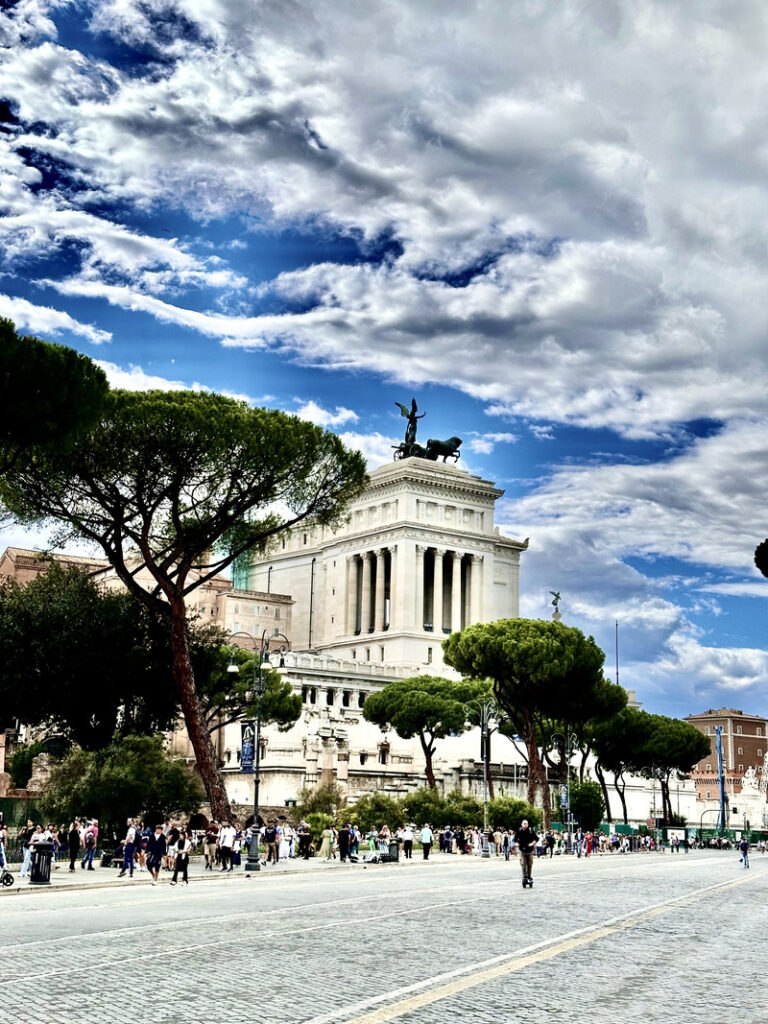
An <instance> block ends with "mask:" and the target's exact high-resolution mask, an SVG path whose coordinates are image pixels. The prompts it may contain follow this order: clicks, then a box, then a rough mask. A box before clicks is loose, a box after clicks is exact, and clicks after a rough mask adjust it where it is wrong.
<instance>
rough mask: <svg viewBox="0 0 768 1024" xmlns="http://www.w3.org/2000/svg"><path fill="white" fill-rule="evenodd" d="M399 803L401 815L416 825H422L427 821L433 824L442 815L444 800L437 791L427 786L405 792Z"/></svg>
mask: <svg viewBox="0 0 768 1024" xmlns="http://www.w3.org/2000/svg"><path fill="white" fill-rule="evenodd" d="M400 803H401V806H402V810H401V816H402V817H404V818H406V819H407V820H408V821H413V822H415V823H416V824H417V825H423V824H424V823H425V822H427V821H428V822H429V823H430V824H435V823H436V822H437V821H438V819H439V818H440V817H441V816H442V812H443V809H444V805H445V801H444V800H443V798H442V797H441V796H440V794H439V793H438V791H437V790H436V789H431V788H430V787H429V786H426V787H423V788H421V789H414V790H413V792H411V793H407V794H406V795H405V796H404V797H403V798H402V800H401V801H400Z"/></svg>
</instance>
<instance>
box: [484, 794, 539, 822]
mask: <svg viewBox="0 0 768 1024" xmlns="http://www.w3.org/2000/svg"><path fill="white" fill-rule="evenodd" d="M524 819H527V820H528V821H529V822H530V824H531V827H533V828H541V808H539V807H531V805H530V804H529V803H527V802H526V801H525V800H518V799H517V797H513V796H500V797H497V799H496V800H491V802H490V803H489V804H488V824H489V825H492V826H494V827H498V828H509V829H513V828H519V826H520V822H521V821H523V820H524Z"/></svg>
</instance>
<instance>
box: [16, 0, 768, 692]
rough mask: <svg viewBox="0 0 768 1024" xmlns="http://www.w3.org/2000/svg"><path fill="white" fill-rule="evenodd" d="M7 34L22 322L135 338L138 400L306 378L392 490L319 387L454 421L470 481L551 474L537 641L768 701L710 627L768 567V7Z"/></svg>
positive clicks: (108, 10) (266, 9)
mask: <svg viewBox="0 0 768 1024" xmlns="http://www.w3.org/2000/svg"><path fill="white" fill-rule="evenodd" d="M0 32H2V39H1V40H0V41H2V44H3V46H4V49H3V50H2V58H1V59H0V96H2V97H3V98H4V99H3V103H2V104H0V122H1V124H0V129H2V135H1V136H0V209H2V214H3V215H2V217H1V218H0V247H1V248H2V253H3V257H2V265H1V269H2V273H3V282H4V284H3V286H4V293H5V294H4V295H3V296H1V297H0V312H1V313H3V315H7V316H10V317H12V318H13V319H14V320H15V321H16V322H17V324H19V326H20V327H21V328H23V329H25V330H29V331H33V332H35V333H38V334H41V335H51V336H56V337H61V338H62V339H63V340H67V336H68V335H69V338H70V340H72V339H74V340H77V339H83V340H84V341H86V342H87V343H88V344H99V343H101V342H105V341H108V340H113V345H114V344H115V338H116V335H117V330H116V329H115V328H114V324H115V323H117V322H120V318H122V317H124V318H126V319H127V320H128V322H130V323H131V324H137V325H138V326H136V327H134V328H133V334H132V337H137V338H139V339H140V348H141V352H140V354H138V355H137V356H136V358H131V360H130V361H127V360H126V361H125V362H124V363H123V364H120V361H119V360H118V359H115V360H112V361H111V364H109V374H110V379H111V380H113V381H114V382H116V383H119V384H120V386H124V387H138V388H143V387H145V386H152V382H154V381H157V382H158V385H159V386H168V387H181V386H185V387H192V386H194V387H201V388H202V387H208V386H209V385H208V384H207V383H205V384H203V383H199V382H200V381H201V380H204V374H203V373H201V372H200V356H199V355H196V358H193V359H191V365H190V366H189V368H186V369H184V370H182V369H179V372H178V377H177V376H176V367H175V366H174V367H173V369H172V371H171V372H170V373H168V372H165V371H161V372H157V371H156V369H155V364H154V362H153V352H152V349H153V348H155V349H156V350H157V352H158V353H159V352H161V351H162V350H163V347H164V345H167V344H168V342H167V338H168V336H171V337H173V338H174V339H176V341H175V344H176V349H175V351H180V350H181V349H182V348H183V347H184V346H183V345H182V343H181V342H179V341H178V338H179V337H180V336H183V339H184V342H185V343H187V342H188V343H189V349H190V350H192V349H195V350H196V352H197V349H198V348H199V349H202V348H203V347H205V346H208V347H209V348H210V349H213V348H215V349H216V351H217V352H218V354H219V355H220V356H221V355H225V356H227V357H231V356H233V354H243V356H245V355H246V354H247V355H251V356H254V358H255V357H258V358H259V359H261V360H262V363H260V364H259V365H260V368H261V367H263V366H264V365H266V364H267V362H268V361H269V360H273V361H274V362H273V363H270V365H271V366H279V373H280V377H279V382H278V383H279V386H280V388H281V390H282V393H283V394H285V395H296V396H299V397H297V398H296V399H295V404H296V405H299V406H300V415H303V416H305V417H307V418H309V419H312V420H313V421H314V422H317V423H321V424H323V425H324V426H329V427H343V426H348V425H351V424H354V425H355V429H356V431H359V433H347V434H345V435H343V436H344V438H345V440H347V442H348V443H351V444H353V445H355V446H356V447H361V448H362V449H363V450H364V452H365V454H366V456H367V457H368V458H369V459H370V460H371V464H372V465H375V464H377V463H381V462H384V461H389V460H390V459H391V457H392V446H393V443H394V444H395V445H396V444H397V440H396V439H395V440H393V439H392V438H390V437H387V436H386V435H387V433H388V425H387V424H386V423H384V424H383V423H382V422H381V421H378V422H373V421H372V420H371V419H370V418H368V417H366V415H365V412H364V408H363V405H364V403H363V401H362V400H358V399H357V396H356V398H355V401H354V402H352V401H350V400H349V399H348V398H347V396H346V395H341V396H339V395H337V394H334V396H333V397H332V398H327V397H326V391H324V390H321V389H318V391H317V393H316V394H315V395H314V396H313V395H312V394H311V393H310V392H309V391H308V390H307V389H305V388H304V387H303V386H299V384H298V383H296V382H294V381H293V380H292V379H291V368H292V369H293V371H294V372H296V373H299V372H300V371H303V370H307V369H308V368H311V369H317V370H321V371H323V372H324V373H327V374H328V376H333V375H336V376H337V378H341V377H342V376H344V379H345V380H347V381H350V380H353V379H359V378H362V377H363V376H365V378H366V382H367V385H368V386H369V388H370V387H371V386H375V385H376V384H377V383H379V384H381V383H382V382H384V384H397V385H398V386H406V385H407V386H408V388H409V391H410V388H411V387H412V388H413V391H414V393H415V392H416V391H417V389H424V390H425V391H427V390H428V389H430V388H431V389H434V391H433V393H435V392H439V393H441V394H442V393H444V392H445V391H450V393H451V394H452V395H454V396H456V398H457V402H458V401H459V400H460V401H461V403H463V404H464V407H465V408H467V407H469V406H470V405H478V406H480V407H481V408H483V409H484V410H485V412H486V413H487V417H488V418H486V420H485V423H487V424H488V425H489V426H490V428H491V429H488V430H486V429H482V427H481V429H479V430H477V429H473V430H472V431H459V432H460V433H462V434H463V436H464V438H465V442H464V446H463V449H462V454H463V456H464V457H465V459H469V465H470V467H471V466H472V464H473V463H472V460H478V463H479V464H480V465H481V466H482V465H483V463H482V460H483V459H484V458H489V459H490V458H491V457H496V458H498V457H499V453H500V452H503V451H504V449H505V448H511V447H512V446H513V445H514V450H515V452H518V451H519V450H520V449H521V448H522V447H523V446H524V445H526V444H528V443H533V444H537V445H541V446H542V447H546V448H547V450H549V449H550V448H551V451H552V454H551V455H550V456H548V458H550V460H551V462H550V463H549V464H547V465H541V464H540V465H539V466H537V468H536V470H535V472H532V473H531V474H530V475H531V476H535V477H537V479H535V480H534V481H531V480H530V479H527V480H525V483H524V484H523V483H521V481H522V480H523V478H524V477H527V476H528V471H527V470H526V469H525V467H522V466H521V467H520V470H519V473H518V476H517V478H516V480H515V481H514V493H513V496H512V497H510V498H508V499H506V504H505V505H504V511H503V514H504V528H505V530H506V531H507V532H510V533H513V534H514V535H515V536H526V535H530V536H531V538H532V542H531V549H530V551H529V552H528V554H527V555H526V567H525V570H524V571H525V574H526V575H524V581H525V584H524V593H523V603H524V607H525V609H526V611H527V612H528V613H530V614H534V613H535V614H547V613H548V597H547V595H548V591H549V589H561V590H562V591H563V595H564V605H563V608H564V612H565V614H566V617H567V616H568V615H569V614H571V615H574V616H578V618H579V621H580V622H582V623H584V624H585V626H587V627H589V628H594V630H595V631H596V635H597V634H599V635H600V637H601V639H603V640H604V642H605V643H606V645H607V644H608V643H609V642H611V629H612V624H613V623H614V621H615V620H617V619H620V620H621V622H622V634H626V638H625V644H626V648H627V652H626V654H627V661H628V665H630V666H636V671H637V675H638V679H637V681H638V683H639V682H641V681H642V680H640V679H639V676H640V675H641V674H642V672H643V671H645V673H646V681H647V685H649V686H651V685H653V686H655V687H657V689H658V692H659V693H660V694H661V693H663V691H664V689H665V686H666V685H667V684H668V682H669V681H670V680H671V679H673V678H674V677H675V676H676V675H677V676H680V675H681V674H686V673H688V674H689V675H690V677H691V679H692V680H693V681H692V682H691V691H690V694H691V699H692V700H693V699H694V698H695V697H696V696H697V694H699V691H697V690H696V686H697V685H700V686H701V687H702V688H703V689H702V691H701V692H706V693H710V692H714V690H712V689H711V688H716V686H717V685H718V684H717V681H716V679H717V678H720V679H721V685H722V689H723V692H724V693H727V692H729V691H731V690H734V689H738V688H739V687H740V686H745V687H747V688H748V689H749V688H750V687H754V686H756V685H757V683H756V682H755V680H757V678H758V676H759V673H760V671H761V665H762V662H761V660H760V659H759V658H756V656H755V652H754V650H753V649H752V648H750V647H748V646H746V645H743V644H742V645H741V646H739V647H738V649H737V648H736V646H734V648H733V649H732V651H731V652H730V653H729V654H728V655H727V656H725V655H723V656H722V657H717V656H715V655H713V654H712V653H711V652H712V644H711V642H710V637H709V636H708V635H707V634H706V631H703V632H702V627H701V621H700V620H701V617H702V615H703V614H704V609H705V608H706V609H707V613H708V614H709V615H710V616H712V617H714V616H716V615H717V614H718V610H719V608H720V607H721V603H722V602H725V601H726V600H730V599H734V600H735V599H736V598H737V597H741V598H744V599H745V600H746V599H747V595H751V594H753V593H754V591H753V589H751V588H753V587H754V585H755V583H756V580H755V572H756V570H754V567H753V566H751V551H752V550H753V548H754V543H755V542H756V541H757V540H759V539H762V538H763V537H765V536H768V516H766V513H765V511H764V505H765V502H764V497H763V494H762V489H763V488H762V483H763V481H764V480H765V479H766V471H767V470H768V466H767V465H766V456H765V452H764V449H765V443H764V442H765V434H766V426H767V425H768V389H767V388H766V387H765V375H766V367H765V362H766V357H765V342H766V333H767V329H768V321H767V319H766V315H765V312H764V309H765V295H766V293H767V292H768V247H767V246H766V244H765V227H764V225H765V224H766V222H767V221H768V189H766V186H765V182H766V180H767V176H768V147H767V146H766V145H765V134H766V132H765V112H764V97H765V95H766V91H767V90H768V65H767V64H766V61H765V49H766V43H767V42H768V9H766V8H765V6H764V5H762V4H759V3H758V2H757V0H752V2H749V0H748V2H745V3H742V4H738V5H733V4H729V3H726V2H725V0H694V2H693V3H692V4H689V5H674V4H669V3H666V2H662V0H649V2H648V3H645V4H639V5H629V4H622V3H619V2H616V0H594V2H591V3H585V2H583V0H564V2H563V3H561V4H556V5H552V4H542V3H540V2H539V0H522V2H520V3H516V4H510V3H505V2H502V0H491V2H489V3H474V2H468V3H465V4H447V5H446V4H445V3H437V2H436V0H433V2H429V0H425V2H424V3H419V4H414V3H412V2H409V0H391V2H388V3H386V4H378V3H374V2H373V0H363V2H362V3H361V4H358V5H349V4H344V3H337V2H331V3H327V4H322V5H317V4H311V3H309V2H308V0H290V2H289V3H287V4H286V3H285V2H283V0H261V2H260V3H258V4H257V5H255V6H254V11H253V18H251V19H250V20H244V18H243V8H242V4H240V3H236V2H234V0H164V2H162V3H146V2H144V0H101V2H99V3H95V2H93V3H91V2H87V0H21V2H19V3H16V4H12V5H10V6H8V9H7V10H5V11H4V12H3V23H2V26H0ZM74 40H76V41H77V42H76V44H75V43H74V42H73V41H74ZM296 238H300V239H302V240H305V241H306V246H305V250H306V255H303V256H296V255H295V250H296V249H301V248H302V246H301V245H300V244H298V243H296V241H295V239H296ZM286 239H288V241H287V242H285V240H286ZM276 240H280V245H278V244H277V241H276ZM284 242H285V245H284V247H282V248H281V246H282V245H283V243H284ZM291 246H293V247H294V248H293V249H292V248H291ZM286 253H294V255H293V257H292V258H291V257H290V256H287V255H286ZM123 322H125V321H123ZM148 324H149V325H153V326H154V327H155V328H156V330H155V331H154V332H148V328H147V325H148ZM147 333H151V334H152V337H151V339H150V340H147V338H146V335H147ZM219 346H221V348H219ZM110 355H111V351H110ZM210 386H213V385H210ZM234 386H235V388H237V389H238V391H240V390H242V391H246V390H248V389H249V387H250V388H252V390H253V391H254V392H259V393H263V392H265V391H267V390H269V391H270V392H273V391H277V390H278V388H277V387H276V383H275V381H274V380H271V379H270V380H265V379H262V378H261V376H260V375H259V374H258V373H255V374H254V380H253V381H250V380H245V381H243V382H242V383H241V382H240V381H239V380H237V381H235V382H234ZM216 387H219V388H221V387H222V383H221V378H217V380H216ZM349 387H350V388H353V387H354V385H353V384H350V385H349ZM230 393H231V392H230ZM320 396H322V397H320ZM282 404H283V405H284V404H285V402H284V400H283V402H282ZM348 405H354V407H355V412H352V411H351V410H350V409H349V408H348V407H347V406H348ZM390 408H391V406H390ZM429 422H430V423H432V422H434V419H431V420H430V421H429ZM477 425H478V424H477V423H475V424H473V426H474V427H476V426H477ZM398 429H399V424H398V426H397V427H394V426H393V427H392V430H393V432H394V433H397V430H398ZM576 432H579V438H580V442H579V446H574V447H573V449H572V455H571V457H570V458H569V459H568V460H566V459H564V458H562V457H561V454H560V452H561V445H563V444H564V443H567V440H568V438H570V437H572V436H573V435H574V434H575V433H576ZM598 432H601V438H600V442H599V443H602V435H604V434H609V435H610V436H611V438H612V439H614V440H616V439H620V440H621V441H622V442H625V443H627V444H631V445H637V446H641V445H648V446H655V447H654V450H653V451H652V452H650V453H649V452H647V451H646V450H645V449H643V451H642V452H641V454H639V455H635V454H634V452H635V450H636V449H633V454H630V455H626V456H622V455H621V454H620V453H619V452H618V451H617V450H616V448H617V446H616V445H615V444H614V445H606V453H605V454H604V455H602V454H601V455H596V446H593V445H590V444H588V443H587V442H586V441H585V440H584V438H585V436H586V435H591V434H594V435H597V433H598ZM597 444H598V442H596V445H597ZM521 458H522V455H521ZM461 464H462V466H463V465H466V464H467V463H466V462H465V461H464V460H462V463H461ZM486 472H487V470H486ZM508 475H509V476H510V477H511V476H512V475H513V474H512V471H510V472H509V474H508ZM505 485H506V483H505ZM662 563H663V564H662ZM526 588H528V589H526ZM707 602H708V604H707ZM654 657H655V658H657V659H658V661H657V663H655V666H654V668H653V670H650V669H648V668H647V666H648V664H649V663H650V661H651V660H652V659H653V658H654ZM708 665H709V666H714V667H713V668H712V669H711V670H710V669H708V668H707V666H708ZM628 671H633V669H629V668H628ZM697 680H698V683H697V682H696V681H697ZM681 685H682V684H681ZM708 688H709V689H708Z"/></svg>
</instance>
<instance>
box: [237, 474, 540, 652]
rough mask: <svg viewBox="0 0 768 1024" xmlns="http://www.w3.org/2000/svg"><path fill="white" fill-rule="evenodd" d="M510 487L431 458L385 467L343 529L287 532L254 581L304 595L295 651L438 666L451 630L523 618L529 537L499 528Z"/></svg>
mask: <svg viewBox="0 0 768 1024" xmlns="http://www.w3.org/2000/svg"><path fill="white" fill-rule="evenodd" d="M503 493H504V492H503V491H500V490H498V489H497V488H496V487H494V485H493V484H492V483H490V482H489V481H487V480H483V479H481V478H480V477H477V476H472V475H471V474H469V473H467V472H466V471H464V470H461V469H458V468H457V467H455V466H451V465H447V464H442V463H437V462H430V461H428V460H426V459H418V458H409V459H403V460H401V461H398V462H393V463H391V464H390V465H387V466H382V467H381V468H379V469H376V470H374V471H373V472H372V473H371V476H370V483H369V486H368V488H367V489H366V491H365V493H364V494H363V495H362V497H360V498H358V500H357V501H356V502H354V504H353V505H352V507H351V508H350V510H349V514H348V516H347V517H346V519H345V521H344V522H343V523H342V524H341V525H340V526H338V527H336V528H335V529H334V528H330V527H316V528H310V527H307V528H299V529H297V530H295V531H293V533H292V534H290V535H288V536H285V537H283V538H282V539H281V541H280V542H279V546H278V547H277V548H276V549H275V550H273V551H271V552H270V554H269V556H268V557H266V558H262V559H260V560H259V561H257V562H254V563H253V565H252V566H251V568H250V570H249V572H248V581H249V582H248V587H249V589H251V590H257V591H260V592H266V593H270V592H271V590H272V589H273V588H274V586H275V584H277V587H278V589H279V590H281V591H282V592H283V593H288V594H291V595H292V597H293V599H294V601H295V608H294V616H293V647H294V649H295V650H305V651H312V652H316V653H323V654H328V655H331V656H334V657H336V658H340V659H342V660H345V661H358V662H359V661H365V662H373V663H378V664H381V665H388V666H393V667H394V666H406V665H407V666H409V667H410V668H411V669H413V670H416V671H417V670H419V669H423V667H424V666H426V665H429V666H431V669H430V670H431V671H433V672H434V671H438V670H439V669H440V668H441V667H442V665H443V660H442V648H441V642H442V640H443V639H444V637H445V636H446V635H448V634H449V633H451V632H453V631H455V630H459V629H463V628H464V627H465V626H468V625H470V624H471V623H474V622H490V621H492V620H494V619H499V618H514V617H516V616H517V615H518V606H519V587H520V554H521V552H523V551H524V550H525V549H526V547H527V546H528V544H527V541H525V542H524V543H521V542H520V541H516V540H510V539H509V538H507V537H502V536H501V535H500V534H499V531H498V528H497V527H495V525H494V506H495V502H496V500H497V499H498V498H499V497H501V495H502V494H503Z"/></svg>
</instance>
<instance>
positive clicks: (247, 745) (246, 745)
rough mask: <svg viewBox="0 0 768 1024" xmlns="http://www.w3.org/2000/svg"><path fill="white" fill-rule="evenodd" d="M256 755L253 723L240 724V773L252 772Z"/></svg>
mask: <svg viewBox="0 0 768 1024" xmlns="http://www.w3.org/2000/svg"><path fill="white" fill-rule="evenodd" d="M255 753H256V730H255V728H254V725H253V722H241V723H240V771H241V772H252V771H253V759H254V755H255Z"/></svg>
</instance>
